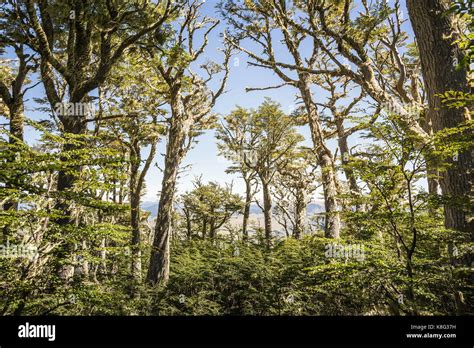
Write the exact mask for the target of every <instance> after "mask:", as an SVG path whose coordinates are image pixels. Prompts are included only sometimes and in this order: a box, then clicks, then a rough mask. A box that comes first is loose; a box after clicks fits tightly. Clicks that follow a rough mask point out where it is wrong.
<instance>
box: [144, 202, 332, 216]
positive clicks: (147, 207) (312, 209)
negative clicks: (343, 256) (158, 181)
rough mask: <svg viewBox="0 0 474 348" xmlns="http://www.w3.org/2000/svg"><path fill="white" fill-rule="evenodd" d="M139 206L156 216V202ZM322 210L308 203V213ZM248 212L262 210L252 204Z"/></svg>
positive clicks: (316, 204)
mask: <svg viewBox="0 0 474 348" xmlns="http://www.w3.org/2000/svg"><path fill="white" fill-rule="evenodd" d="M141 207H142V209H143V210H145V211H148V212H150V213H151V216H152V217H156V212H157V211H158V202H151V201H145V202H142V205H141ZM322 211H324V206H323V203H322V202H317V203H310V204H309V205H308V214H309V215H312V214H314V213H319V212H322ZM250 213H251V214H256V215H258V214H262V210H261V209H260V208H259V206H258V205H256V204H252V205H251V206H250Z"/></svg>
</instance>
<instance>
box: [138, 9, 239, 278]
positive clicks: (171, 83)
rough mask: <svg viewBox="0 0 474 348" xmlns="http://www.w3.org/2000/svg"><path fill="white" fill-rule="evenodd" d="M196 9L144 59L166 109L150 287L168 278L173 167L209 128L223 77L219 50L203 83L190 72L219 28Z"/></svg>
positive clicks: (227, 55)
mask: <svg viewBox="0 0 474 348" xmlns="http://www.w3.org/2000/svg"><path fill="white" fill-rule="evenodd" d="M201 5H202V3H201V4H198V3H197V1H188V2H187V8H186V9H185V10H184V11H183V16H182V17H183V19H182V20H178V21H177V23H176V25H177V28H176V29H173V28H171V27H170V28H168V30H169V35H170V36H171V37H172V39H171V40H170V44H169V45H168V46H167V47H166V48H165V50H163V49H162V48H161V45H160V44H158V45H156V43H155V46H154V47H153V44H152V45H151V46H149V47H148V48H147V52H148V53H149V55H150V56H151V57H155V58H156V59H155V61H154V69H155V72H156V74H157V75H158V76H161V78H162V79H163V80H164V81H165V85H164V86H163V89H162V90H161V91H163V94H164V96H165V100H166V101H167V103H168V104H169V106H170V109H171V116H170V118H169V119H168V122H169V125H168V142H167V145H166V154H165V165H164V171H163V180H162V184H161V192H160V202H159V205H158V214H157V218H156V225H155V236H154V241H153V248H152V252H151V258H150V265H149V268H148V275H147V281H148V282H149V283H151V284H157V283H162V282H163V283H166V281H167V280H168V278H169V237H170V228H171V227H170V225H171V213H172V208H173V200H174V195H175V188H176V181H177V176H178V170H179V166H180V164H181V161H182V159H183V158H184V156H185V155H186V152H187V150H188V149H189V147H190V146H191V144H192V140H193V138H194V137H196V136H197V135H199V129H202V128H204V127H206V123H207V124H209V116H210V113H211V110H212V107H213V106H214V104H215V102H216V100H217V98H219V96H220V95H221V94H222V93H223V92H224V88H225V84H226V82H227V77H228V74H229V65H228V64H229V59H230V55H231V50H230V48H228V47H227V48H225V49H224V61H223V65H222V66H219V65H217V64H216V63H213V62H206V63H205V64H203V65H202V69H203V70H204V76H206V77H204V78H201V77H199V76H198V75H197V74H195V73H194V72H192V70H191V69H190V65H191V63H193V62H196V61H197V59H199V58H200V57H201V56H202V54H203V53H204V52H205V49H206V47H207V44H208V35H209V33H210V32H211V31H212V30H214V29H215V28H216V26H217V25H218V23H219V22H218V21H216V20H214V19H211V18H209V17H206V16H204V17H202V18H201V16H200V14H199V8H200V7H201ZM201 30H203V33H204V34H203V35H202V37H200V39H202V41H199V42H201V44H200V45H199V46H198V47H196V46H195V45H196V44H197V42H198V39H199V38H198V35H199V34H200V33H201ZM220 73H222V74H221V75H223V76H222V78H221V81H220V85H219V87H218V88H217V90H216V91H211V90H210V89H208V88H207V84H208V83H209V82H210V81H212V80H213V78H214V77H215V76H216V75H219V74H220Z"/></svg>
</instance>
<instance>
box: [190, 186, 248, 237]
mask: <svg viewBox="0 0 474 348" xmlns="http://www.w3.org/2000/svg"><path fill="white" fill-rule="evenodd" d="M194 187H195V188H194V189H193V190H192V191H191V192H186V193H185V194H184V195H182V196H181V201H182V204H183V211H184V212H185V218H186V226H187V227H186V229H187V235H188V237H189V236H192V235H194V234H196V235H197V234H198V233H199V232H201V235H202V238H203V239H205V238H209V239H214V238H215V237H216V236H217V231H218V230H219V229H220V228H221V227H222V226H224V225H225V224H226V223H227V222H228V221H229V220H230V218H231V217H232V216H233V215H234V214H235V213H238V212H240V211H241V210H242V208H243V202H242V198H241V197H240V196H239V195H237V194H233V193H232V189H231V187H221V186H219V185H218V184H217V183H215V182H210V183H209V184H203V183H202V182H201V180H200V179H198V180H196V181H195V182H194Z"/></svg>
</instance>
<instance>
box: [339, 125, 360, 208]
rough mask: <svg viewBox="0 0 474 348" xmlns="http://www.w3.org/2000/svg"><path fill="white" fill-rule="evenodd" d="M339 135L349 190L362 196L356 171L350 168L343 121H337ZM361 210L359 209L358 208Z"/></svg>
mask: <svg viewBox="0 0 474 348" xmlns="http://www.w3.org/2000/svg"><path fill="white" fill-rule="evenodd" d="M336 127H337V134H338V139H337V142H338V145H339V151H340V152H341V159H342V160H341V162H342V165H343V170H344V174H345V176H346V179H347V181H348V183H349V189H350V191H351V192H352V193H355V194H356V195H359V194H360V189H359V186H358V185H357V179H356V177H355V175H354V171H353V170H352V169H351V168H348V164H349V145H348V143H347V136H345V135H344V131H345V130H344V124H343V120H342V119H337V120H336ZM358 208H359V207H358Z"/></svg>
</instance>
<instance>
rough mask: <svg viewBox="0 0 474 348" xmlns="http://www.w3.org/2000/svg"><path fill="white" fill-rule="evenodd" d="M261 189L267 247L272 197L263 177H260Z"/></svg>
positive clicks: (270, 226)
mask: <svg viewBox="0 0 474 348" xmlns="http://www.w3.org/2000/svg"><path fill="white" fill-rule="evenodd" d="M262 190H263V216H264V221H265V241H266V244H267V248H270V246H271V238H272V197H271V195H270V187H269V184H268V182H267V181H266V180H265V179H262Z"/></svg>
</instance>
